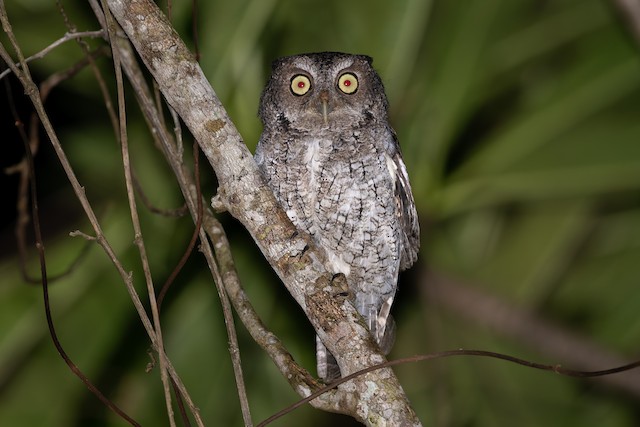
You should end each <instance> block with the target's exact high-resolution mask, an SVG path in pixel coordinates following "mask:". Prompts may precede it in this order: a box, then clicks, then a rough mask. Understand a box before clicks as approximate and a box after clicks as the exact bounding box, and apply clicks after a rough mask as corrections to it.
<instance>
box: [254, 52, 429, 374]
mask: <svg viewBox="0 0 640 427" xmlns="http://www.w3.org/2000/svg"><path fill="white" fill-rule="evenodd" d="M371 62H372V60H371V58H369V57H367V56H362V55H349V54H344V53H334V52H323V53H314V54H305V55H296V56H290V57H285V58H281V59H278V60H276V61H275V62H274V63H273V73H272V76H271V79H270V80H269V82H268V83H267V86H266V88H265V89H264V92H263V94H262V98H261V101H260V112H259V115H260V118H261V120H262V122H263V124H264V130H263V133H262V136H261V137H260V142H259V143H258V148H257V150H256V155H255V158H256V161H257V163H258V165H259V167H260V169H261V171H262V173H263V175H264V177H265V179H266V180H267V182H268V184H269V186H270V187H271V188H272V190H273V192H274V193H275V196H276V198H277V199H278V201H279V203H280V204H281V205H282V206H283V208H284V210H285V211H286V212H287V215H288V216H289V218H290V219H291V221H292V222H293V223H294V224H295V225H296V226H297V227H298V228H299V229H301V230H304V231H306V232H308V233H309V234H310V235H311V236H313V238H314V239H315V241H316V242H317V243H318V245H319V246H320V247H321V248H322V249H324V250H325V251H326V254H327V258H328V260H329V265H328V266H327V267H328V269H329V270H330V271H332V272H334V273H343V274H344V275H345V276H346V278H347V282H348V284H349V287H350V289H351V290H352V292H353V295H354V297H355V306H356V309H357V310H358V311H359V312H360V314H361V315H362V316H363V317H364V319H365V320H366V322H367V325H368V326H369V329H370V330H371V333H372V335H373V337H374V338H375V340H376V341H377V342H378V344H379V345H380V347H381V349H382V350H383V351H384V352H385V353H388V352H389V351H390V349H391V346H392V344H393V336H394V325H393V319H392V318H391V317H390V315H389V312H390V309H391V304H392V302H393V298H394V296H395V292H396V286H397V281H398V273H399V272H400V271H401V270H404V269H406V268H408V267H410V266H411V265H412V264H413V263H414V262H415V260H416V257H417V253H418V248H419V227H418V217H417V214H416V210H415V205H414V201H413V196H412V194H411V187H410V186H409V178H408V176H407V171H406V168H405V165H404V162H403V161H402V156H401V153H400V148H399V145H398V141H397V140H396V135H395V133H394V131H393V129H392V128H391V126H389V123H388V117H387V99H386V96H385V93H384V88H383V86H382V82H381V80H380V77H379V76H378V74H377V73H376V72H375V71H374V69H373V68H372V67H371ZM318 374H319V375H320V376H321V377H322V378H324V379H326V380H331V379H334V378H336V377H339V376H340V371H339V370H338V368H337V365H336V363H335V359H333V357H332V356H331V355H330V354H327V351H326V349H325V348H324V346H323V345H322V343H320V342H319V341H318Z"/></svg>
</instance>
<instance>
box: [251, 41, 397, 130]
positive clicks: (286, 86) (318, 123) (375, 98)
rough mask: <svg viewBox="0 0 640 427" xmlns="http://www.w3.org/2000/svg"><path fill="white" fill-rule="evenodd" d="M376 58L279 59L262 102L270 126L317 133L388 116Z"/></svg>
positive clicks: (313, 55)
mask: <svg viewBox="0 0 640 427" xmlns="http://www.w3.org/2000/svg"><path fill="white" fill-rule="evenodd" d="M371 62H372V60H371V58H369V57H368V56H363V55H349V54H344V53H336V52H322V53H310V54H303V55H296V56H288V57H284V58H280V59H278V60H276V61H275V62H274V63H273V73H272V75H271V79H270V80H269V82H268V83H267V86H266V88H265V90H264V92H263V93H262V98H261V100H260V113H259V114H260V118H261V119H262V122H263V123H264V124H265V127H267V126H270V125H276V124H283V125H284V126H285V127H287V128H288V129H293V130H297V131H302V132H305V131H306V132H310V131H311V132H314V131H318V130H322V129H327V130H339V129H354V128H357V127H358V126H363V125H366V124H367V123H368V122H370V121H372V120H385V121H386V119H387V99H386V96H385V94H384V89H383V86H382V82H381V80H380V77H379V76H378V74H377V73H376V72H375V70H374V69H373V67H372V66H371Z"/></svg>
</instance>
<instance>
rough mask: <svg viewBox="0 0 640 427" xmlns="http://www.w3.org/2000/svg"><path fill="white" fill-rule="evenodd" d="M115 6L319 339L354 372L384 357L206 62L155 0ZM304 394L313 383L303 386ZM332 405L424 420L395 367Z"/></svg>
mask: <svg viewBox="0 0 640 427" xmlns="http://www.w3.org/2000/svg"><path fill="white" fill-rule="evenodd" d="M108 4H109V7H110V9H111V11H112V13H113V15H114V17H115V18H116V19H117V20H118V22H119V23H120V25H121V26H122V28H123V29H124V31H125V32H126V34H127V36H128V37H129V39H130V40H131V41H132V43H133V44H134V46H135V48H136V50H137V51H138V54H139V55H140V56H141V58H142V60H143V61H144V62H145V65H146V66H147V68H148V69H149V71H150V72H151V74H152V75H153V76H154V78H155V79H156V81H157V82H158V86H159V88H160V90H161V91H162V93H163V95H164V96H165V98H166V99H167V101H168V102H169V104H171V106H172V107H173V108H174V109H175V110H176V112H177V113H178V114H179V115H180V116H181V117H182V119H183V120H184V122H185V123H186V124H187V126H188V127H189V130H190V131H191V133H192V134H193V135H194V137H195V138H196V140H197V141H198V143H199V144H200V147H201V148H202V151H203V152H204V153H205V155H206V156H207V159H208V160H209V162H210V164H211V166H212V167H213V169H214V171H215V172H216V175H217V177H218V181H219V182H220V186H221V187H220V196H221V199H222V201H223V203H224V204H225V206H226V208H227V209H228V210H229V212H230V213H231V214H232V215H233V216H234V217H236V218H237V219H238V220H239V221H240V222H241V223H242V224H243V225H244V226H245V227H246V228H247V230H248V231H249V232H250V233H251V235H252V236H253V238H254V240H255V241H256V243H257V244H258V246H259V247H260V249H261V250H262V252H263V254H264V255H265V257H266V258H267V260H268V261H269V263H270V264H271V265H272V266H273V268H274V269H275V271H276V272H277V273H278V275H279V276H280V278H281V280H282V281H283V283H284V284H285V286H286V287H287V289H288V291H289V292H290V293H291V295H292V296H293V297H294V299H295V300H296V301H297V302H298V304H299V305H300V306H301V307H302V309H303V310H304V311H305V314H306V315H307V317H308V318H309V320H310V321H311V323H312V325H313V326H314V328H315V329H316V332H317V333H318V335H319V337H320V339H321V340H322V341H323V343H324V344H325V345H326V346H327V348H328V349H329V350H330V351H331V353H332V354H334V355H335V356H336V359H337V361H338V364H339V365H340V369H341V371H342V372H343V373H344V374H345V375H348V374H350V373H353V372H356V371H359V370H361V369H363V368H367V367H369V366H372V365H375V364H378V363H381V362H384V360H385V358H384V356H383V355H382V354H381V353H380V351H379V350H378V348H377V346H376V345H375V343H374V342H373V340H372V338H371V336H370V334H369V332H368V330H367V328H366V326H365V325H364V322H363V321H362V319H361V317H360V315H359V314H358V313H357V311H356V310H355V308H354V307H353V305H352V304H351V302H350V301H349V299H348V298H347V292H346V291H347V286H346V281H345V278H344V276H335V277H334V276H333V275H332V274H330V273H328V272H327V270H326V268H325V261H326V258H325V254H324V253H323V252H321V251H320V250H319V249H318V248H317V247H316V246H315V245H314V243H313V241H312V240H311V238H310V237H309V236H308V235H305V234H303V233H300V232H298V231H297V230H296V229H295V227H294V226H293V225H292V224H291V222H290V221H289V219H288V218H287V216H286V214H285V213H284V212H283V211H282V209H280V207H279V206H278V204H277V202H276V200H275V198H274V196H273V194H272V193H271V191H270V190H269V189H268V187H267V186H266V185H265V184H264V183H263V181H262V178H261V176H260V174H259V172H258V169H257V166H256V164H255V162H254V161H253V157H252V156H251V153H250V152H249V150H248V149H247V147H246V146H245V145H244V143H243V142H242V139H241V137H240V135H239V134H238V131H237V130H236V128H235V127H234V126H233V124H232V123H231V120H230V119H229V117H228V115H227V114H226V112H225V110H224V108H223V107H222V105H221V103H220V101H219V100H218V99H217V97H216V95H215V93H214V91H213V89H212V88H211V86H210V85H209V83H208V82H207V80H206V78H205V76H204V74H203V72H202V70H201V68H200V67H199V65H198V64H197V62H196V61H195V59H194V58H193V55H192V54H191V53H190V52H189V51H188V49H187V48H186V46H185V45H184V43H183V42H182V41H181V40H180V38H179V37H178V35H177V34H176V32H175V31H174V30H173V29H172V28H171V26H170V24H169V22H168V21H167V19H166V18H165V16H164V15H163V14H162V13H161V12H160V11H159V10H158V8H157V7H156V5H155V4H153V3H152V2H151V1H149V0H131V1H126V2H125V1H122V0H108ZM297 391H298V393H300V394H301V395H303V396H307V395H309V394H310V392H311V391H310V390H309V389H300V388H299V389H298V390H297ZM339 391H341V392H340V393H335V395H334V396H335V398H336V399H335V400H334V401H333V402H332V404H331V405H330V406H329V407H327V408H326V409H329V410H333V411H336V412H343V413H346V414H349V415H352V416H354V417H355V418H357V419H358V420H360V421H362V422H366V423H367V424H369V425H379V424H383V423H389V424H391V425H420V422H419V421H418V419H417V417H416V415H415V413H414V412H413V410H412V409H411V407H410V404H409V402H408V399H407V398H406V396H405V394H404V391H403V390H402V387H401V386H400V384H399V382H398V380H397V378H396V376H395V374H394V373H393V371H392V370H391V369H389V368H385V369H381V370H379V371H375V372H370V373H367V374H365V375H363V376H361V377H358V378H356V379H354V380H353V381H351V382H348V383H346V384H344V385H341V386H340V388H339Z"/></svg>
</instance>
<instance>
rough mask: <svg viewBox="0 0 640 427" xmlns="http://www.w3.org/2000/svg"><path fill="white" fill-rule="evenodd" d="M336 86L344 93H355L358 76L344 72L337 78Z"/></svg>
mask: <svg viewBox="0 0 640 427" xmlns="http://www.w3.org/2000/svg"><path fill="white" fill-rule="evenodd" d="M338 87H339V88H340V90H341V91H343V92H344V93H346V94H349V95H350V94H352V93H355V91H356V90H358V78H357V77H356V76H354V75H353V74H351V73H344V74H343V75H341V76H340V78H339V79H338Z"/></svg>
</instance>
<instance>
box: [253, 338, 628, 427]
mask: <svg viewBox="0 0 640 427" xmlns="http://www.w3.org/2000/svg"><path fill="white" fill-rule="evenodd" d="M455 356H475V357H488V358H491V359H498V360H503V361H506V362H510V363H515V364H516V365H521V366H524V367H527V368H531V369H538V370H542V371H549V372H554V373H556V374H559V375H564V376H567V377H574V378H596V377H603V376H608V375H613V374H618V373H620V372H626V371H630V370H632V369H637V368H638V367H640V360H636V361H634V362H631V363H627V364H625V365H622V366H616V367H614V368H608V369H602V370H597V371H578V370H573V369H566V368H563V367H562V366H561V365H547V364H543V363H538V362H532V361H529V360H525V359H521V358H519V357H515V356H510V355H508V354H503V353H496V352H494V351H486V350H464V349H458V350H448V351H441V352H437V353H429V354H423V355H418V356H410V357H403V358H401V359H395V360H390V361H388V362H385V363H381V364H379V365H375V366H370V367H368V368H365V369H362V370H361V371H358V372H354V373H353V374H351V375H348V376H346V377H343V378H340V379H339V380H337V381H334V382H333V383H331V384H329V385H327V386H325V387H323V388H321V389H320V390H317V391H316V392H315V393H313V394H311V395H310V396H308V397H306V398H304V399H301V400H299V401H297V402H296V403H294V404H292V405H290V406H288V407H286V408H284V409H283V410H281V411H278V412H277V413H275V414H273V415H272V416H270V417H269V418H267V419H266V420H264V421H262V422H261V423H260V424H258V425H257V427H264V426H266V425H267V424H270V423H272V422H274V421H275V420H277V419H278V418H281V417H283V416H284V415H286V414H288V413H290V412H291V411H293V410H294V409H296V408H299V407H300V406H302V405H304V404H306V403H309V402H310V401H311V400H313V399H315V398H317V397H319V396H321V395H322V394H323V393H326V392H327V391H329V390H331V389H334V388H336V387H338V386H339V385H340V384H344V383H346V382H348V381H351V380H352V379H354V378H356V377H359V376H361V375H364V374H366V373H367V372H373V371H376V370H378V369H382V368H388V367H391V366H398V365H404V364H407V363H416V362H425V361H429V360H435V359H443V358H448V357H455Z"/></svg>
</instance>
